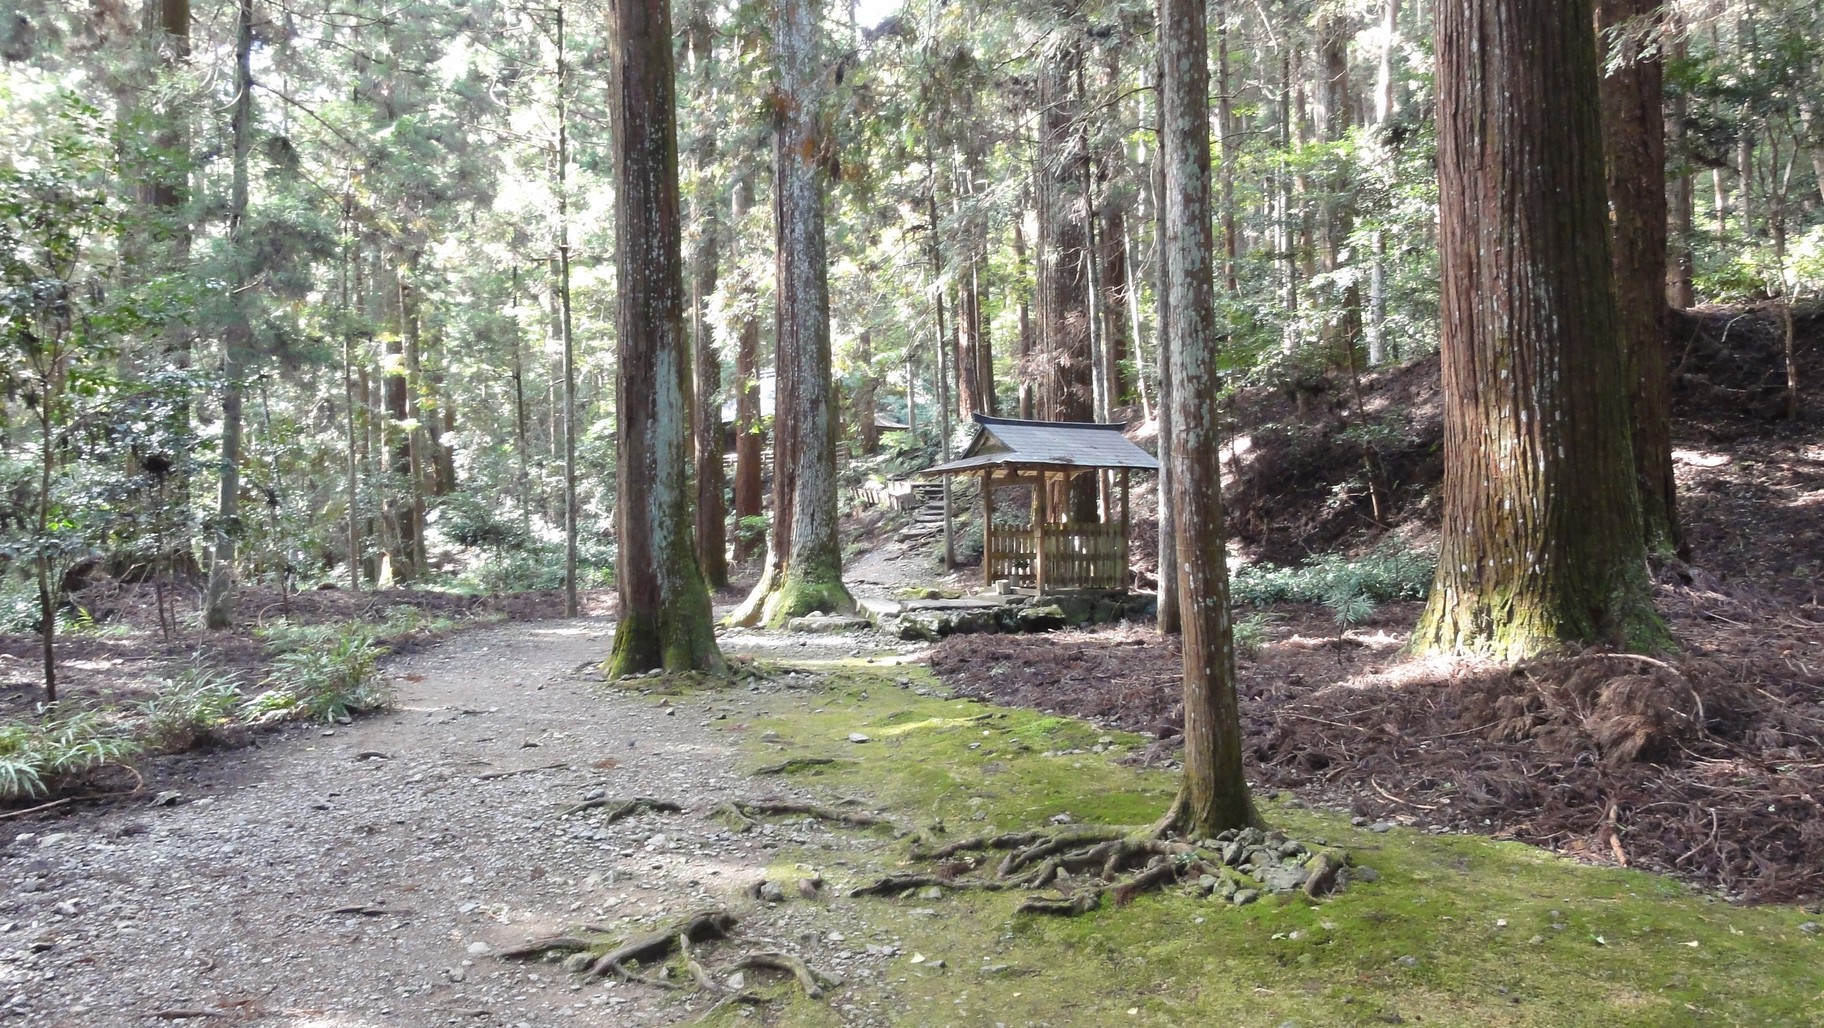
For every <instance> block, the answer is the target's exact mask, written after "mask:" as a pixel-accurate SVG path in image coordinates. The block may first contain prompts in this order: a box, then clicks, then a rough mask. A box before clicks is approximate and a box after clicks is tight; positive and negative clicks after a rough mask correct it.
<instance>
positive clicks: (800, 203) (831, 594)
mask: <svg viewBox="0 0 1824 1028" xmlns="http://www.w3.org/2000/svg"><path fill="white" fill-rule="evenodd" d="M818 16H819V14H818V4H817V0H778V2H777V3H776V4H775V5H774V9H773V47H774V51H775V60H776V62H777V66H778V93H777V95H778V98H779V103H778V105H777V108H776V113H775V122H774V132H773V168H774V176H773V180H774V187H773V211H774V219H775V220H774V231H775V234H776V238H777V240H778V242H777V245H776V248H775V249H776V254H775V261H776V267H777V275H778V280H777V284H776V286H775V289H774V325H775V331H774V337H775V345H776V346H777V347H778V389H777V392H776V400H775V403H774V412H773V429H774V440H775V441H774V444H773V478H774V480H775V488H774V490H773V495H774V500H775V508H774V515H773V533H772V540H771V546H770V550H771V553H770V554H769V567H768V569H767V570H768V572H769V573H766V574H763V576H762V578H761V581H760V584H759V585H758V586H756V587H755V589H754V592H753V594H752V595H751V596H749V597H748V599H747V601H746V602H745V603H743V604H742V607H741V609H740V610H737V611H736V612H735V613H734V615H732V616H731V620H732V621H734V622H735V623H737V624H752V623H757V622H760V621H764V622H765V623H767V624H769V625H775V626H776V625H780V624H783V623H784V622H785V621H786V620H788V619H790V618H793V617H799V616H801V615H804V614H809V613H811V612H812V611H823V612H825V613H834V612H837V611H848V610H853V609H854V608H855V601H854V600H853V599H852V598H851V597H850V596H849V591H848V590H847V589H846V588H844V587H843V584H842V548H841V544H840V542H839V540H838V539H837V536H836V420H835V411H834V409H833V407H832V404H831V402H830V293H829V278H828V276H829V262H828V260H827V259H826V256H825V253H826V251H825V247H824V235H823V232H824V227H823V203H824V191H825V187H826V178H827V175H828V171H827V167H828V165H827V161H828V159H829V157H828V151H827V148H828V146H829V142H828V140H827V139H826V138H825V128H824V124H823V110H822V108H823V103H822V83H821V81H820V74H821V68H822V64H821V63H820V62H819V60H818V57H817V46H818V28H817V24H818Z"/></svg>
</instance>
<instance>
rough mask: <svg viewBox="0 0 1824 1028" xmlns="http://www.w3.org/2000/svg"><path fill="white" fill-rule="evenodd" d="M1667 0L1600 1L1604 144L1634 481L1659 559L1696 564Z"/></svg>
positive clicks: (1650, 549)
mask: <svg viewBox="0 0 1824 1028" xmlns="http://www.w3.org/2000/svg"><path fill="white" fill-rule="evenodd" d="M1660 6H1661V4H1660V0H1599V2H1598V4H1597V18H1596V25H1597V30H1598V31H1599V32H1600V33H1602V36H1603V38H1605V39H1607V40H1608V46H1609V47H1610V51H1609V54H1608V57H1607V59H1606V60H1605V61H1604V62H1603V67H1605V68H1608V69H1610V70H1609V73H1608V74H1607V75H1605V76H1604V77H1603V80H1602V87H1601V94H1602V143H1603V152H1604V154H1605V156H1606V157H1607V160H1608V190H1609V193H1608V195H1609V210H1610V212H1611V219H1612V223H1613V225H1614V238H1613V244H1614V250H1613V251H1612V256H1613V263H1614V268H1615V295H1616V300H1617V301H1618V303H1617V307H1616V311H1617V314H1618V315H1619V321H1620V325H1621V334H1622V341H1623V345H1624V346H1625V347H1626V348H1627V356H1628V406H1629V408H1630V409H1631V410H1632V411H1633V428H1634V475H1635V482H1636V485H1637V486H1638V488H1639V490H1640V513H1641V524H1642V527H1643V530H1644V531H1645V533H1646V543H1647V550H1648V552H1649V553H1653V554H1671V553H1678V554H1680V555H1681V556H1688V555H1689V547H1688V546H1687V545H1686V544H1685V540H1684V532H1683V531H1682V530H1681V528H1680V526H1679V522H1678V486H1677V482H1676V480H1675V479H1674V478H1673V473H1672V377H1671V371H1670V370H1669V368H1668V364H1667V362H1668V354H1667V352H1666V346H1667V343H1666V313H1667V309H1666V294H1665V282H1666V250H1667V230H1666V137H1665V114H1664V108H1663V106H1662V104H1663V100H1664V92H1665V91H1664V89H1663V87H1662V80H1663V78H1664V71H1663V64H1662V62H1661V59H1660V56H1659V49H1658V47H1659V38H1660V37H1659V29H1660V24H1659V21H1660V13H1661V12H1660Z"/></svg>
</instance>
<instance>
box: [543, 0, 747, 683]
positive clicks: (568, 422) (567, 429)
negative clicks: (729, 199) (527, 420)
mask: <svg viewBox="0 0 1824 1028" xmlns="http://www.w3.org/2000/svg"><path fill="white" fill-rule="evenodd" d="M630 2H631V3H644V2H645V0H622V3H630ZM652 16H653V14H652V12H651V11H650V10H642V11H637V12H633V13H631V14H629V12H628V11H627V10H626V8H625V7H623V6H621V5H617V6H616V8H615V17H616V18H617V20H618V19H620V18H622V17H630V18H633V19H635V20H636V21H637V20H638V19H641V18H651V17H652ZM664 18H665V26H666V28H667V29H668V30H669V28H670V25H671V14H670V11H669V10H667V11H666V12H665V14H664ZM644 27H650V26H644ZM656 38H658V39H661V40H663V41H664V45H665V46H666V47H667V48H668V50H667V53H669V47H670V46H671V34H670V32H669V31H667V32H666V33H665V34H664V35H661V36H658V37H656ZM617 42H625V40H624V38H617ZM569 73H570V68H569V63H568V59H567V56H566V49H565V36H564V0H558V3H557V313H558V324H557V329H558V338H559V339H560V340H561V341H562V343H563V380H564V384H563V400H564V408H563V424H564V616H565V617H575V616H576V615H577V614H578V613H579V612H580V610H581V604H580V603H579V602H578V597H577V586H576V533H577V513H578V511H577V500H576V336H575V334H574V332H573V331H572V329H571V315H570V183H569V174H570V119H569V117H568V113H569V110H568V106H567V104H568V98H567V97H566V96H565V91H566V90H567V88H568V85H569V82H568V79H569ZM671 76H672V68H671V60H670V58H669V56H668V57H667V58H666V60H665V67H664V77H665V85H664V90H665V95H666V98H667V108H666V113H665V115H664V121H665V129H664V131H665V132H666V134H667V135H668V136H669V137H670V143H669V144H668V146H669V149H668V151H667V154H666V160H667V161H668V162H669V164H670V166H671V168H670V174H671V190H672V193H673V197H672V217H673V219H674V220H673V223H672V225H671V226H670V228H669V231H671V232H672V233H673V234H674V236H675V234H676V233H677V231H678V229H677V222H676V220H675V219H676V217H677V210H676V208H677V197H676V192H677V183H678V168H677V164H678V144H677V135H676V129H675V125H674V124H673V122H672V120H671V119H672V117H673V115H672V113H671V112H670V104H669V98H670V97H671V94H672V78H671ZM646 88H647V87H646V86H645V85H643V84H639V83H638V82H637V81H636V84H635V86H634V89H636V90H638V91H641V92H640V93H639V94H638V95H637V96H636V97H635V98H633V99H628V98H626V97H623V99H622V102H623V103H649V102H651V98H650V97H649V96H647V95H645V93H644V92H643V91H644V90H645V89H646ZM616 110H617V111H618V112H619V113H620V114H621V115H622V116H623V117H633V118H654V117H657V115H655V114H651V113H649V112H645V111H641V112H639V113H638V114H636V115H629V113H628V112H627V111H625V110H622V109H621V108H620V107H617V108H616ZM629 152H631V151H629V150H628V149H627V148H626V146H625V144H623V145H622V146H621V147H620V148H619V149H617V151H616V160H617V164H616V169H617V170H618V169H619V168H620V164H619V163H618V162H620V161H622V160H624V159H625V158H626V155H627V154H628V153H629ZM616 211H617V216H618V213H619V208H618V200H617V209H616ZM673 245H674V246H675V245H676V244H675V243H674V244H673ZM625 252H626V249H625V247H624V246H617V248H616V260H617V266H618V261H619V259H620V256H619V255H620V254H622V253H625ZM659 273H665V272H664V271H663V269H661V270H660V272H659ZM671 274H677V272H675V271H674V272H671ZM622 285H623V286H624V285H625V282H623V283H622ZM679 288H680V290H681V288H682V287H681V286H680V287H679ZM624 295H625V294H623V296H624ZM640 316H649V314H648V313H646V312H642V313H641V314H640ZM681 359H682V358H681ZM683 360H684V364H685V366H686V367H688V364H689V361H688V359H683ZM618 374H619V372H618V370H617V376H618ZM616 381H617V382H618V381H620V380H619V378H618V377H617V379H616ZM618 409H619V410H620V411H622V412H624V411H625V410H626V408H625V407H621V408H618ZM666 413H668V414H669V413H672V412H670V411H667V412H666ZM621 416H622V417H623V418H625V417H626V414H625V413H622V415H621ZM675 416H676V417H678V418H687V417H689V416H690V407H689V404H688V402H686V404H685V405H684V406H683V407H682V408H681V409H679V410H677V411H676V412H675ZM627 453H628V451H627V450H626V449H625V448H622V450H621V454H622V456H623V458H625V457H626V455H627ZM617 512H618V509H617ZM625 523H626V521H625V515H624V514H622V515H621V516H619V517H617V518H616V519H615V524H616V526H617V529H618V527H619V526H621V525H624V524H625ZM621 553H622V555H623V556H622V559H623V560H625V559H626V558H625V553H626V550H625V549H622V550H621ZM621 611H622V617H623V620H622V622H621V625H622V627H623V628H624V627H625V626H626V624H627V622H626V620H625V618H626V612H627V601H626V595H625V594H624V593H623V595H622V601H621ZM670 641H671V640H670V639H669V638H668V640H667V642H668V643H669V642H670ZM712 645H713V643H712ZM615 651H616V653H617V654H618V653H619V652H620V633H619V631H618V630H617V632H616V639H615ZM640 652H644V651H640ZM669 657H670V655H669V654H668V659H669ZM629 659H630V660H634V661H636V662H637V660H639V659H641V658H637V657H635V658H629ZM692 659H695V658H692ZM717 660H718V661H719V660H720V657H718V658H717ZM625 666H628V667H631V666H632V665H631V664H627V665H625ZM648 666H652V665H648ZM689 666H695V665H694V664H693V665H689Z"/></svg>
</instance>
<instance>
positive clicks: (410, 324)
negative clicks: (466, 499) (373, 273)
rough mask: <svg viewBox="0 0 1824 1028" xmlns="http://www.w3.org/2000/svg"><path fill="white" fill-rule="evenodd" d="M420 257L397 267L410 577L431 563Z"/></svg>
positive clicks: (403, 529) (403, 514)
mask: <svg viewBox="0 0 1824 1028" xmlns="http://www.w3.org/2000/svg"><path fill="white" fill-rule="evenodd" d="M418 261H419V257H418V254H416V253H413V254H412V255H411V256H410V257H409V258H407V259H406V261H405V262H404V263H403V264H401V265H400V266H399V269H398V270H399V334H400V337H401V339H402V341H403V342H402V345H403V349H404V357H405V375H404V376H403V377H402V378H400V379H399V391H400V392H401V393H402V394H403V396H404V418H403V419H402V420H403V421H404V422H405V423H406V424H407V425H408V426H410V427H409V428H407V429H406V430H405V436H404V439H403V442H402V445H403V447H404V457H405V461H404V466H403V474H404V477H405V480H406V501H407V502H406V505H405V506H404V507H402V508H401V509H400V514H399V517H400V521H399V529H400V531H399V535H400V538H401V539H402V540H403V541H404V543H405V545H404V546H403V547H401V549H402V550H403V556H404V557H405V562H406V577H407V578H410V579H418V578H422V577H423V576H424V575H425V574H426V573H427V572H428V570H429V566H430V561H429V559H428V554H427V553H426V552H425V539H424V525H425V521H424V515H425V505H424V494H425V477H426V473H427V470H428V468H429V466H430V461H429V460H428V459H427V456H428V455H427V453H426V451H427V450H428V449H429V444H428V439H427V437H426V433H425V421H426V420H427V419H426V417H425V411H424V394H423V383H424V364H423V360H422V358H421V355H420V347H421V328H422V325H423V322H422V320H421V319H420V315H421V314H422V310H421V305H420V303H419V292H418V285H417V282H416V281H415V278H416V276H417V274H418Z"/></svg>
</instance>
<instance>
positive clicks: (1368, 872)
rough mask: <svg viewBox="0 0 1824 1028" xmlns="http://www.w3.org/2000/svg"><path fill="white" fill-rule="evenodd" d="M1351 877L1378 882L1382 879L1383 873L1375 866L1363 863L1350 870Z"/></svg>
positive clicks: (1359, 880)
mask: <svg viewBox="0 0 1824 1028" xmlns="http://www.w3.org/2000/svg"><path fill="white" fill-rule="evenodd" d="M1349 877H1351V878H1353V879H1355V880H1356V881H1358V882H1378V881H1380V880H1381V873H1380V872H1379V871H1376V870H1375V869H1374V868H1372V867H1369V866H1367V865H1366V864H1363V865H1361V866H1358V867H1357V868H1356V869H1355V870H1354V871H1352V872H1350V874H1349Z"/></svg>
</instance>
